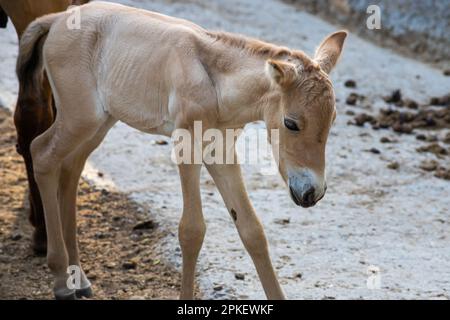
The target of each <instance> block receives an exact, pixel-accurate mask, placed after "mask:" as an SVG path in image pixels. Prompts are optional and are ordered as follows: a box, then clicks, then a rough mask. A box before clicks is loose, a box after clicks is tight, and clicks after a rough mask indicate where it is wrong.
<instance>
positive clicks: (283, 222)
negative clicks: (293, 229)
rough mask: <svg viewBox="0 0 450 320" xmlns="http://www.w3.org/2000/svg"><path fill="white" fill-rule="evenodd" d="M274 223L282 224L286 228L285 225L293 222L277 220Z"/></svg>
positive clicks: (287, 219) (286, 219) (288, 219)
mask: <svg viewBox="0 0 450 320" xmlns="http://www.w3.org/2000/svg"><path fill="white" fill-rule="evenodd" d="M273 222H274V223H276V224H280V225H283V226H285V225H287V224H289V223H290V222H291V219H290V218H284V219H275V220H274V221H273Z"/></svg>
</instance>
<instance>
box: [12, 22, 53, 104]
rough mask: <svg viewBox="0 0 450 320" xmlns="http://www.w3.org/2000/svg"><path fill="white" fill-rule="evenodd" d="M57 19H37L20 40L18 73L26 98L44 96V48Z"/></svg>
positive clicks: (21, 88)
mask: <svg viewBox="0 0 450 320" xmlns="http://www.w3.org/2000/svg"><path fill="white" fill-rule="evenodd" d="M57 17H58V14H50V15H46V16H44V17H41V18H38V19H36V20H35V21H34V22H32V23H31V24H30V25H29V26H28V28H27V29H26V30H25V32H24V33H23V35H22V37H21V39H20V44H19V56H18V58H17V66H16V72H17V77H18V78H19V83H20V90H21V91H22V92H21V93H22V94H23V95H24V96H35V97H39V96H41V94H42V92H41V91H42V81H43V76H44V68H43V63H42V47H43V45H44V42H45V39H46V38H47V34H48V32H49V30H50V27H51V26H52V24H53V22H54V21H55V20H56V18H57Z"/></svg>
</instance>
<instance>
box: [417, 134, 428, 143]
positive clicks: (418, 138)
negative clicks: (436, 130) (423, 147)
mask: <svg viewBox="0 0 450 320" xmlns="http://www.w3.org/2000/svg"><path fill="white" fill-rule="evenodd" d="M416 139H417V140H420V141H425V140H427V136H426V135H424V134H423V133H419V134H418V135H417V136H416Z"/></svg>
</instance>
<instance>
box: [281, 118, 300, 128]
mask: <svg viewBox="0 0 450 320" xmlns="http://www.w3.org/2000/svg"><path fill="white" fill-rule="evenodd" d="M284 125H285V126H286V128H288V129H289V130H291V131H300V129H299V128H298V126H297V124H296V123H295V121H294V120H291V119H287V118H285V119H284Z"/></svg>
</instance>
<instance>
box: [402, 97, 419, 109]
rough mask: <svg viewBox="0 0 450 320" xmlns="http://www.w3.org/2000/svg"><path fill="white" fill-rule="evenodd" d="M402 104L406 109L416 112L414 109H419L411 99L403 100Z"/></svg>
mask: <svg viewBox="0 0 450 320" xmlns="http://www.w3.org/2000/svg"><path fill="white" fill-rule="evenodd" d="M404 103H405V106H406V107H407V108H408V109H413V110H416V109H418V108H419V104H418V103H417V102H416V101H414V100H411V99H405V100H404Z"/></svg>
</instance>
